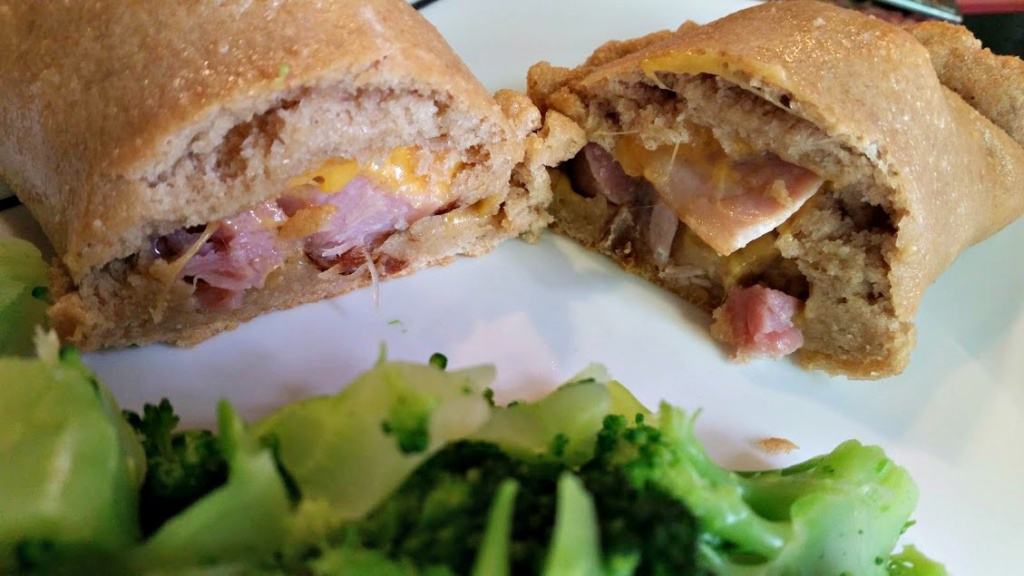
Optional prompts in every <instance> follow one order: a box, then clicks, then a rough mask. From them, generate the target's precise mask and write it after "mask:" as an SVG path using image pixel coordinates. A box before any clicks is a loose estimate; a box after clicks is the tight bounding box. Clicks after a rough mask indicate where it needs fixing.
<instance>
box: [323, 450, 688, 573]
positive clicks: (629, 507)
mask: <svg viewBox="0 0 1024 576" xmlns="http://www.w3.org/2000/svg"><path fill="white" fill-rule="evenodd" d="M568 469H569V468H568V467H567V465H566V464H564V463H562V462H558V461H556V460H553V459H540V460H533V459H531V460H525V459H521V458H516V457H513V456H510V455H508V454H507V453H505V452H504V451H503V450H501V449H500V448H499V447H497V446H496V445H494V444H490V443H483V442H471V441H463V442H458V443H455V444H453V445H451V446H449V447H447V448H445V449H444V450H442V451H441V452H439V453H437V454H436V455H435V456H434V457H432V458H431V459H430V460H428V461H427V462H426V463H425V464H423V465H422V466H420V467H419V468H418V469H417V470H416V472H415V473H414V474H413V475H412V476H410V477H409V478H408V479H407V480H406V481H405V482H404V483H403V484H402V486H401V487H400V488H399V489H398V490H397V492H395V493H394V494H393V495H392V496H391V497H390V498H388V499H387V500H385V501H384V502H383V503H382V504H381V505H380V506H379V507H378V508H377V509H376V510H374V511H373V512H372V513H371V514H369V515H368V516H367V517H366V518H365V519H363V520H361V521H359V522H355V523H352V524H350V525H348V526H347V528H346V529H345V531H344V532H343V534H344V538H342V540H343V541H344V542H346V543H347V544H346V545H347V546H351V542H352V541H353V539H355V541H357V542H358V544H359V547H360V548H363V549H370V550H376V551H379V552H382V553H384V554H385V555H386V556H387V557H388V558H391V559H392V560H394V561H398V562H401V563H403V564H405V565H412V566H417V567H419V568H420V569H423V570H427V569H431V570H439V569H442V568H444V569H447V570H450V571H451V573H453V574H470V573H471V569H472V567H473V564H474V560H475V558H476V551H477V550H478V549H479V548H480V546H481V543H482V541H483V538H484V534H485V531H486V528H487V524H488V518H489V510H490V508H491V506H492V502H493V501H494V499H495V497H496V495H497V493H498V490H499V487H500V486H501V485H502V484H503V483H506V482H508V481H509V480H514V481H515V483H516V485H517V495H516V498H515V503H514V506H513V514H512V522H511V531H510V532H511V541H510V545H509V548H508V549H509V554H508V556H509V565H510V568H511V573H512V574H538V573H541V571H542V568H543V566H544V563H545V559H546V558H547V557H548V555H549V545H550V544H551V541H552V537H553V529H554V527H555V524H556V521H555V516H556V509H557V507H558V482H559V477H560V476H561V475H562V474H563V473H565V472H566V470H568ZM579 479H580V481H581V482H582V486H583V487H584V488H585V489H586V492H587V493H588V494H590V495H591V496H592V497H593V500H594V503H595V509H596V514H597V519H598V521H597V523H596V526H594V529H595V530H597V531H599V533H600V542H601V548H602V549H603V550H604V554H603V556H600V557H598V558H596V561H597V562H601V563H603V564H604V565H606V566H607V567H608V569H607V572H606V573H608V574H634V573H636V574H681V573H683V574H691V573H694V567H695V563H696V551H697V529H696V522H695V520H694V518H693V516H692V515H691V514H690V513H689V512H688V511H687V509H686V507H685V506H684V505H683V504H682V503H680V502H679V501H678V500H675V499H673V498H671V497H669V496H668V495H667V494H665V493H664V492H662V491H660V490H658V489H656V488H651V489H647V490H637V489H635V488H634V487H632V486H631V485H630V484H629V482H628V481H626V478H625V477H624V476H623V475H622V474H621V471H619V470H613V469H608V468H605V467H603V466H601V465H593V466H585V467H583V468H582V469H580V470H579Z"/></svg>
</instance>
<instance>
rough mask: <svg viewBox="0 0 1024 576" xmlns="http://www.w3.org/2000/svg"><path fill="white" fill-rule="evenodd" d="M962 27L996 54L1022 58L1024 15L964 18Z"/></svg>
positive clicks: (1023, 51) (1023, 49)
mask: <svg viewBox="0 0 1024 576" xmlns="http://www.w3.org/2000/svg"><path fill="white" fill-rule="evenodd" d="M964 26H967V27H968V28H970V29H971V32H974V35H975V36H977V37H978V39H980V40H981V43H982V44H984V45H985V46H986V47H987V48H990V49H991V50H992V51H993V52H995V53H996V54H1013V55H1015V56H1024V13H1018V14H985V15H979V16H965V17H964Z"/></svg>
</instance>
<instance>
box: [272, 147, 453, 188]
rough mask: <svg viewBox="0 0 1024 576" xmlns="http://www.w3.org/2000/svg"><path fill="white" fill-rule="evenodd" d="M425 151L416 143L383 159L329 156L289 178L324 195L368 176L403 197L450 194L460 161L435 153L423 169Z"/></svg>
mask: <svg viewBox="0 0 1024 576" xmlns="http://www.w3.org/2000/svg"><path fill="white" fill-rule="evenodd" d="M422 154H423V152H421V151H420V150H419V148H417V147H415V146H401V147H398V148H394V149H392V150H391V152H389V153H388V154H387V156H386V157H384V158H383V159H381V160H371V161H369V162H364V163H360V162H359V161H357V160H353V159H350V158H330V159H328V160H327V161H325V162H324V163H323V164H321V165H320V166H318V167H317V168H315V169H313V170H310V171H309V172H306V173H305V174H302V175H300V176H296V177H295V178H292V179H291V180H289V181H288V186H290V187H292V188H296V187H300V186H310V185H311V186H316V187H317V188H319V189H320V191H321V192H324V193H325V194H333V193H335V192H338V191H340V190H341V189H343V188H344V187H345V186H346V185H348V183H349V182H351V181H352V180H353V179H355V178H356V177H358V176H362V177H364V178H368V179H370V180H372V181H373V182H375V183H378V184H380V185H382V186H384V187H386V188H387V190H388V191H390V192H392V193H394V194H399V195H403V196H423V195H447V193H448V188H449V187H450V185H451V181H452V179H453V178H454V177H455V174H456V173H458V171H459V170H461V169H462V163H461V162H446V161H445V158H443V157H441V156H440V155H434V157H433V158H432V159H431V161H430V162H429V163H427V164H428V167H429V168H428V169H427V170H426V171H424V170H423V168H422V166H423V164H422V163H421V157H422Z"/></svg>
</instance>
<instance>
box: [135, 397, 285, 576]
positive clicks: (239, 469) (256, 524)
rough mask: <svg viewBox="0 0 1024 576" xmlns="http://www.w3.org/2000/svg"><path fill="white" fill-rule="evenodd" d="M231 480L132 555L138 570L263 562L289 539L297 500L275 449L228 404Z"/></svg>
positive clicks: (221, 419) (223, 406) (225, 431)
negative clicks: (261, 440)
mask: <svg viewBox="0 0 1024 576" xmlns="http://www.w3.org/2000/svg"><path fill="white" fill-rule="evenodd" d="M217 416H218V418H217V419H218V424H219V428H220V437H219V439H220V443H221V450H222V451H223V453H224V457H225V458H226V459H227V462H228V480H227V482H226V483H225V484H224V485H223V486H221V487H219V488H217V489H215V490H213V491H212V492H210V493H209V494H207V495H206V496H204V497H203V498H201V499H200V500H198V501H197V502H195V503H194V504H192V505H191V506H189V507H188V508H186V509H185V510H184V511H183V512H181V513H180V514H178V515H176V516H174V517H172V518H171V519H170V520H168V521H167V522H166V523H165V524H163V526H161V527H160V529H159V530H158V531H157V532H156V534H154V535H153V536H152V538H150V539H149V540H148V541H147V542H146V543H145V544H143V545H142V547H140V548H139V549H137V550H135V551H134V552H133V553H132V559H133V563H134V564H135V565H136V566H139V567H140V568H141V567H150V566H159V567H163V568H167V567H171V568H174V567H188V566H199V565H204V564H215V563H218V562H225V561H232V560H239V559H253V558H261V557H264V556H266V555H267V554H268V552H269V551H272V550H275V549H276V548H277V547H278V546H280V545H281V543H282V541H283V540H284V531H285V525H286V518H287V516H288V514H289V513H290V510H291V502H290V501H289V498H288V492H287V489H286V488H285V485H284V481H283V479H282V478H281V476H280V474H279V473H278V470H277V464H276V463H275V462H274V459H273V457H272V455H271V453H270V451H269V450H268V449H266V448H263V447H262V446H260V444H259V443H258V442H257V441H256V439H255V438H253V437H252V436H251V435H250V434H249V433H248V432H247V431H246V429H245V425H244V424H243V423H242V420H241V419H240V418H239V417H238V415H237V414H236V413H235V411H234V409H232V408H231V405H230V404H228V403H227V402H224V401H222V402H221V403H220V406H218V410H217Z"/></svg>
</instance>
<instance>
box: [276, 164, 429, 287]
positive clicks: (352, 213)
mask: <svg viewBox="0 0 1024 576" xmlns="http://www.w3.org/2000/svg"><path fill="white" fill-rule="evenodd" d="M278 205H279V206H281V208H282V209H283V210H284V211H285V213H286V214H288V216H294V215H295V214H297V213H298V212H299V211H300V210H304V209H310V208H313V207H318V206H333V207H334V212H333V213H331V215H330V216H329V217H328V218H327V219H326V223H325V224H324V225H323V227H322V228H321V229H320V231H318V232H316V233H314V234H311V235H309V236H307V237H306V239H305V242H304V245H305V250H306V255H307V256H309V258H310V259H311V260H313V261H314V262H316V264H317V265H318V266H320V268H321V269H324V270H326V269H329V268H331V267H332V266H334V265H336V264H337V263H338V262H339V261H340V260H341V257H342V256H344V255H345V254H346V253H348V252H350V251H352V250H354V249H356V248H362V247H365V246H368V245H374V244H376V243H377V242H378V241H379V240H380V239H381V238H382V237H383V236H384V235H386V234H388V233H390V232H392V231H394V230H402V229H404V228H406V227H408V225H409V223H410V222H413V221H415V220H416V219H418V218H421V217H423V216H425V215H427V214H429V213H430V212H432V211H433V210H434V209H436V208H437V206H434V205H433V204H430V203H421V204H420V205H419V206H414V205H413V204H412V203H411V202H410V201H409V200H408V199H407V198H404V197H402V196H398V195H395V194H390V193H388V191H387V190H383V189H382V188H381V187H380V186H379V185H377V184H375V183H374V182H371V181H370V180H369V179H367V178H364V177H361V176H360V177H356V178H353V179H352V181H351V182H349V184H348V185H347V186H345V187H344V188H343V189H342V190H340V191H338V192H335V193H333V194H325V193H324V192H321V191H319V190H317V189H315V188H313V187H305V188H302V189H300V190H297V191H296V192H295V193H293V194H291V195H288V196H284V197H282V198H281V199H280V200H278Z"/></svg>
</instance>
